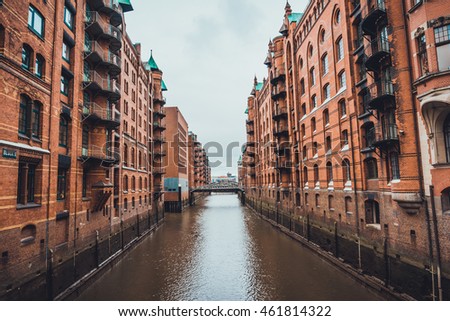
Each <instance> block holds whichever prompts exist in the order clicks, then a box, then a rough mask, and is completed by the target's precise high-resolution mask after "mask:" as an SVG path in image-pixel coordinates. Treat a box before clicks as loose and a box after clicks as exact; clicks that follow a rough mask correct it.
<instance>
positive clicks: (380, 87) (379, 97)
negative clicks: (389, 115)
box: [367, 80, 395, 111]
mask: <svg viewBox="0 0 450 321" xmlns="http://www.w3.org/2000/svg"><path fill="white" fill-rule="evenodd" d="M368 90H369V100H368V106H367V108H368V109H370V110H373V109H375V110H378V111H382V110H383V109H384V107H386V106H393V105H395V92H394V84H393V83H392V82H390V81H385V80H382V81H377V82H376V83H373V84H372V85H370V86H369V87H368Z"/></svg>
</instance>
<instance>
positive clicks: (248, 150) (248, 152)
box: [247, 147, 256, 156]
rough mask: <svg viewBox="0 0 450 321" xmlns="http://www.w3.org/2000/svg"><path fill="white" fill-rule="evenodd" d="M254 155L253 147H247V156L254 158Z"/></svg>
mask: <svg viewBox="0 0 450 321" xmlns="http://www.w3.org/2000/svg"><path fill="white" fill-rule="evenodd" d="M255 153H256V149H255V147H247V154H248V155H250V156H254V155H255Z"/></svg>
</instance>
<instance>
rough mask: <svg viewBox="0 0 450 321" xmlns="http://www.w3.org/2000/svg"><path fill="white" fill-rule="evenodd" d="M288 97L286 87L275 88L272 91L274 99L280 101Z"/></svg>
mask: <svg viewBox="0 0 450 321" xmlns="http://www.w3.org/2000/svg"><path fill="white" fill-rule="evenodd" d="M285 96H286V87H285V86H275V87H273V89H272V99H273V100H278V99H279V98H282V97H285Z"/></svg>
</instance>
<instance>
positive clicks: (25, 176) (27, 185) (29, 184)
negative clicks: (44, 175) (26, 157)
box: [17, 161, 37, 205]
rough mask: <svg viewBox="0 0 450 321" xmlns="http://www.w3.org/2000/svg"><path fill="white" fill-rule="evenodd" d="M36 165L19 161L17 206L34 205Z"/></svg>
mask: <svg viewBox="0 0 450 321" xmlns="http://www.w3.org/2000/svg"><path fill="white" fill-rule="evenodd" d="M36 167H37V163H30V162H23V161H19V173H18V180H17V183H18V184H17V204H21V205H26V204H29V203H35V201H36V199H35V194H36Z"/></svg>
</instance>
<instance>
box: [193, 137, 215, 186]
mask: <svg viewBox="0 0 450 321" xmlns="http://www.w3.org/2000/svg"><path fill="white" fill-rule="evenodd" d="M210 171H211V169H210V168H209V160H208V156H207V155H206V151H205V150H204V148H203V147H202V143H201V142H199V141H198V139H197V135H196V134H194V133H192V132H189V188H190V189H193V188H197V187H201V186H205V185H207V184H209V183H210V181H211V180H210V177H211V175H210Z"/></svg>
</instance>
